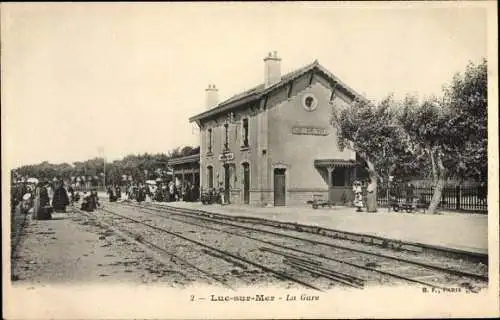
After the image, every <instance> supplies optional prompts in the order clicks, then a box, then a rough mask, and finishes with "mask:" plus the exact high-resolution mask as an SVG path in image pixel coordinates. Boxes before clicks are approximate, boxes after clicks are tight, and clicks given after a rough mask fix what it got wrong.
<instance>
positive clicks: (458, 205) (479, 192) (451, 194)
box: [377, 186, 488, 213]
mask: <svg viewBox="0 0 500 320" xmlns="http://www.w3.org/2000/svg"><path fill="white" fill-rule="evenodd" d="M377 191H378V192H377V202H378V204H379V205H380V206H387V205H388V203H389V199H391V198H392V201H397V202H407V201H408V200H409V199H410V198H417V199H418V202H419V203H421V204H424V205H427V206H428V205H429V204H430V202H431V199H432V195H433V193H434V188H433V187H430V188H429V187H427V188H424V187H414V188H411V187H408V186H405V187H396V188H390V189H388V188H387V187H386V186H379V187H378V190H377ZM487 194H488V190H487V188H486V187H483V186H456V187H445V188H443V193H442V196H441V201H440V203H439V206H438V208H440V209H444V210H456V211H472V212H482V213H485V212H487V211H488V202H487V198H488V197H487Z"/></svg>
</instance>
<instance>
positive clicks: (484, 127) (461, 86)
mask: <svg viewBox="0 0 500 320" xmlns="http://www.w3.org/2000/svg"><path fill="white" fill-rule="evenodd" d="M444 105H445V107H446V108H447V109H448V110H449V111H448V112H450V115H451V125H453V126H454V127H456V128H457V135H456V136H453V138H459V139H460V140H461V141H463V142H464V143H463V145H461V146H460V147H459V148H458V149H457V150H455V152H454V153H455V156H456V157H457V160H458V165H457V167H456V168H457V169H456V172H454V174H456V175H459V176H461V177H464V178H473V179H475V180H480V181H486V180H487V178H488V155H487V150H488V64H487V60H486V59H483V60H482V61H481V62H480V63H478V64H474V63H472V62H470V63H469V64H468V65H467V67H466V69H465V71H464V73H463V74H460V73H458V74H456V75H455V76H454V77H453V80H452V82H451V84H450V85H448V86H446V87H445V88H444Z"/></svg>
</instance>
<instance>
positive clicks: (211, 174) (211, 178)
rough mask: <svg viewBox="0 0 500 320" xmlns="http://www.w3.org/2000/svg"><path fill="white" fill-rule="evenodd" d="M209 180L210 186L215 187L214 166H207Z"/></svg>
mask: <svg viewBox="0 0 500 320" xmlns="http://www.w3.org/2000/svg"><path fill="white" fill-rule="evenodd" d="M207 181H208V187H209V188H213V187H214V168H213V167H212V166H208V167H207Z"/></svg>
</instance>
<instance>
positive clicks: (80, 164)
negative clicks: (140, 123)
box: [11, 146, 200, 185]
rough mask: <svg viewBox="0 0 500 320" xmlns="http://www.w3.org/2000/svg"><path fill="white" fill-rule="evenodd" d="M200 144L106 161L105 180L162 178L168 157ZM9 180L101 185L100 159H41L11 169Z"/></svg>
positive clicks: (191, 151)
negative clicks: (73, 160)
mask: <svg viewBox="0 0 500 320" xmlns="http://www.w3.org/2000/svg"><path fill="white" fill-rule="evenodd" d="M199 152H200V147H190V146H185V147H182V148H181V147H177V148H175V149H173V150H170V151H169V152H168V153H157V154H150V153H144V154H138V155H134V154H130V155H127V156H125V157H124V158H123V159H121V160H115V161H113V162H106V183H107V184H117V183H120V182H122V181H123V180H124V179H127V180H130V179H133V180H134V181H145V180H148V179H157V178H164V177H165V176H166V173H167V171H168V168H167V163H168V160H169V159H172V158H178V157H184V156H189V155H194V154H198V153H199ZM11 173H12V179H13V180H16V181H17V180H19V179H23V178H24V179H27V178H30V177H34V178H38V179H42V180H53V179H54V178H57V179H63V180H67V181H69V180H76V178H77V177H78V178H79V180H85V181H91V182H92V184H93V185H97V184H98V183H99V184H101V183H102V181H103V179H104V159H103V158H98V157H96V158H93V159H89V160H85V161H76V162H73V163H72V164H69V163H61V164H52V163H49V162H48V161H44V162H42V163H39V164H34V165H25V166H21V167H19V168H15V169H13V170H12V171H11ZM82 177H83V179H82Z"/></svg>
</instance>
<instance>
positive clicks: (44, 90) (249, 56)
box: [1, 2, 488, 167]
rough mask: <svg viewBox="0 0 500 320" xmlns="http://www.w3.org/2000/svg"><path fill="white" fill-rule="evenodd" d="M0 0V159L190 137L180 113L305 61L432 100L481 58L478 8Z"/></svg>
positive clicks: (57, 159)
mask: <svg viewBox="0 0 500 320" xmlns="http://www.w3.org/2000/svg"><path fill="white" fill-rule="evenodd" d="M369 5H370V7H366V5H363V4H361V3H348V4H335V3H301V2H294V3H265V2H262V3H224V4H215V3H114V4H111V3H63V4H56V3H45V4H36V3H31V4H23V3H2V5H1V6H2V10H1V15H2V16H1V18H2V55H1V59H2V61H1V62H2V157H3V158H4V160H5V159H7V160H8V165H9V166H10V167H17V166H19V165H25V164H32V163H40V162H42V161H49V162H52V163H61V162H69V163H71V162H74V161H81V160H86V159H89V158H93V157H96V156H99V148H102V149H103V150H104V154H105V156H106V157H107V159H108V160H115V159H120V158H122V157H123V156H125V155H127V154H130V153H135V154H137V153H144V152H149V153H158V152H168V150H171V149H172V148H174V147H177V146H184V145H191V146H197V145H199V137H198V132H197V130H196V129H195V124H191V123H189V121H188V118H189V117H191V116H194V115H196V114H198V113H200V112H203V111H204V110H205V106H204V104H205V88H206V87H207V85H208V84H209V83H213V84H215V85H216V86H217V87H218V88H219V96H220V100H221V101H222V100H224V99H225V98H228V97H230V96H232V95H234V94H236V93H238V92H240V91H243V90H245V89H248V88H250V87H252V86H254V85H257V84H260V83H262V82H263V80H264V62H263V58H264V57H265V56H266V55H267V53H268V52H269V51H277V52H278V55H279V56H280V57H281V58H282V61H281V63H282V73H285V72H288V71H291V70H294V69H297V68H299V67H302V66H304V65H306V64H309V63H311V62H312V61H313V60H315V59H318V61H319V62H320V64H322V65H323V66H324V67H326V68H327V69H328V70H330V71H331V72H332V73H333V74H335V75H336V76H337V77H339V78H340V79H342V81H343V82H345V83H346V84H348V85H349V86H350V87H351V88H353V89H354V90H356V91H357V92H359V93H362V94H364V95H365V96H366V97H367V98H369V99H372V100H374V101H377V100H380V99H382V98H383V97H385V96H386V95H387V94H389V93H393V94H394V95H395V96H396V97H403V96H404V95H406V94H417V95H419V96H420V97H424V96H429V95H439V94H440V92H441V89H442V85H443V84H445V83H447V82H449V81H450V80H451V79H452V77H453V75H454V74H455V73H456V72H460V71H463V70H464V69H465V66H466V65H467V63H468V61H473V62H479V61H480V59H481V58H482V57H486V56H487V49H488V48H487V31H488V30H487V19H488V15H487V11H486V9H485V8H484V7H481V6H480V5H478V4H474V5H465V4H463V3H462V4H459V5H457V4H456V3H446V4H444V5H443V4H441V5H431V4H425V3H420V4H413V5H409V4H404V5H397V4H395V3H393V4H390V5H389V4H377V3H371V4H369Z"/></svg>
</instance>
